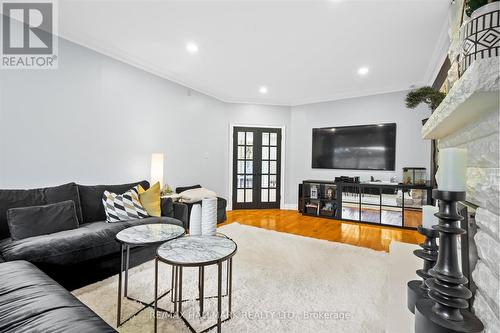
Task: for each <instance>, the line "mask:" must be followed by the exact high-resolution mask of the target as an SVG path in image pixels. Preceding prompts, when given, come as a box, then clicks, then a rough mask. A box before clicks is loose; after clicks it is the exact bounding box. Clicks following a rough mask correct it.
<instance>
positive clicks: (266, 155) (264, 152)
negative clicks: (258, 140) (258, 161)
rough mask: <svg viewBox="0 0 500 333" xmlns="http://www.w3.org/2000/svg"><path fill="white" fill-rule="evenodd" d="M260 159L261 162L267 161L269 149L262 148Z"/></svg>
mask: <svg viewBox="0 0 500 333" xmlns="http://www.w3.org/2000/svg"><path fill="white" fill-rule="evenodd" d="M262 159H263V160H268V159H269V147H262Z"/></svg>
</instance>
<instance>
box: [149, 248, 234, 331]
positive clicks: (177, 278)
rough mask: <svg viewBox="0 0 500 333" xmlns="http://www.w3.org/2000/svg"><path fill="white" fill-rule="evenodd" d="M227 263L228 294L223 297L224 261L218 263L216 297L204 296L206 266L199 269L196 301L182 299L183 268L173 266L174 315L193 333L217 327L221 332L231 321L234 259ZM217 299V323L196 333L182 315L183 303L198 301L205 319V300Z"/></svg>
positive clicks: (228, 260)
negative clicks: (224, 308) (225, 309)
mask: <svg viewBox="0 0 500 333" xmlns="http://www.w3.org/2000/svg"><path fill="white" fill-rule="evenodd" d="M158 261H159V260H158V258H157V259H156V260H155V316H154V317H155V322H154V331H155V333H156V332H157V329H158V322H157V311H158V310H160V311H162V310H161V309H160V308H158V307H157V301H158V300H159V299H160V298H161V296H160V297H157V295H158ZM225 262H226V294H225V295H222V280H223V274H222V266H223V263H224V261H220V262H218V263H217V291H218V293H217V295H215V296H205V295H204V289H205V288H204V286H205V266H199V267H198V298H194V299H183V298H182V271H183V267H182V266H176V265H173V266H172V289H171V290H172V293H171V301H172V302H173V303H174V315H176V314H177V315H178V316H179V318H180V319H182V321H183V322H184V324H185V325H186V326H187V328H189V330H190V331H191V332H192V333H206V332H208V331H210V330H212V329H214V328H216V327H217V332H218V333H220V332H221V325H222V323H223V322H226V321H228V320H229V319H231V305H232V304H231V302H232V273H233V267H232V266H233V263H232V262H233V260H232V257H231V258H229V259H227V260H225ZM223 297H228V317H227V318H224V319H223V318H222V298H223ZM213 298H217V322H216V323H215V324H213V325H211V326H210V327H207V328H205V329H203V330H202V331H196V330H195V329H194V328H193V326H192V325H191V324H190V323H189V321H188V319H187V318H186V317H185V316H184V315H183V314H182V303H184V302H188V301H198V302H199V307H200V317H203V312H204V300H205V299H213Z"/></svg>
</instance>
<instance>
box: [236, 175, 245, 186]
mask: <svg viewBox="0 0 500 333" xmlns="http://www.w3.org/2000/svg"><path fill="white" fill-rule="evenodd" d="M237 184H238V188H244V187H245V176H238V183H237Z"/></svg>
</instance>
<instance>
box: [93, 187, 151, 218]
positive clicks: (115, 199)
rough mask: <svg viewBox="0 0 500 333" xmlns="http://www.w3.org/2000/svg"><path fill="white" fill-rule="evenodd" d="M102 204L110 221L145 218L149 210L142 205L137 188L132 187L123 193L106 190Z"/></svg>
mask: <svg viewBox="0 0 500 333" xmlns="http://www.w3.org/2000/svg"><path fill="white" fill-rule="evenodd" d="M102 204H103V206H104V211H105V213H106V221H108V222H110V223H114V222H121V221H128V220H134V219H143V218H145V217H148V216H149V215H148V212H146V209H144V207H142V204H141V201H140V200H139V193H137V188H136V187H134V188H131V189H130V190H128V191H127V192H125V193H123V194H116V193H112V192H109V191H104V195H103V196H102Z"/></svg>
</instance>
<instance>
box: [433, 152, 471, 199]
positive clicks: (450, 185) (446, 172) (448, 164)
mask: <svg viewBox="0 0 500 333" xmlns="http://www.w3.org/2000/svg"><path fill="white" fill-rule="evenodd" d="M437 178H438V189H439V190H440V191H456V192H463V191H465V183H466V178H467V150H466V149H462V148H445V149H441V150H440V151H439V173H438V177H437Z"/></svg>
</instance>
